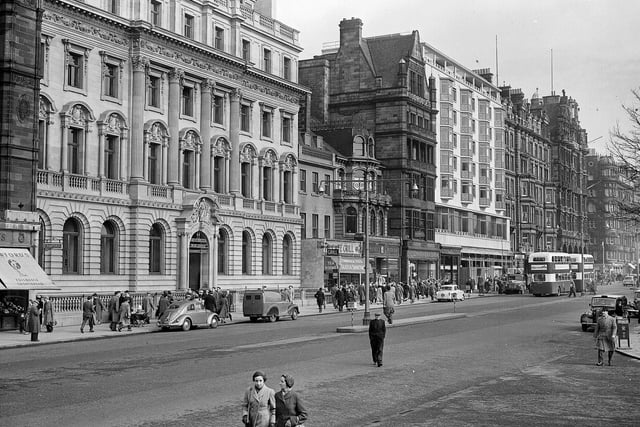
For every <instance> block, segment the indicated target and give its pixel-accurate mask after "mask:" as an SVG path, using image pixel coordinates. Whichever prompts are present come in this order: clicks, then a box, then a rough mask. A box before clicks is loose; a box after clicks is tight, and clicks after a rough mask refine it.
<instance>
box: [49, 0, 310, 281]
mask: <svg viewBox="0 0 640 427" xmlns="http://www.w3.org/2000/svg"><path fill="white" fill-rule="evenodd" d="M128 4H130V3H129V2H112V1H109V2H105V1H102V0H86V1H75V0H45V1H44V4H43V8H44V14H43V23H42V40H41V45H42V48H43V51H44V52H43V53H44V54H43V55H42V67H43V68H42V70H43V73H42V79H41V82H40V83H41V94H40V106H39V111H40V127H39V136H40V157H39V163H38V172H37V192H38V194H37V196H38V202H37V205H38V214H39V216H40V226H41V228H40V236H39V239H40V240H39V262H40V264H41V265H42V266H43V267H44V269H45V270H46V271H47V272H48V273H49V274H50V275H51V277H52V278H53V279H54V280H55V282H56V283H57V284H58V285H59V286H60V287H62V288H63V290H65V291H74V290H81V291H82V292H91V291H94V290H96V291H101V290H102V291H106V290H112V289H114V288H116V289H132V290H144V289H154V290H162V289H186V288H194V289H197V288H206V287H211V286H222V287H229V288H233V287H245V286H252V285H255V286H262V285H266V286H272V285H273V286H275V285H276V284H277V285H280V286H282V285H284V286H287V285H294V286H298V285H299V276H300V274H299V272H300V265H299V252H300V224H301V221H300V213H299V207H298V181H299V179H298V133H297V131H296V130H297V128H298V126H297V120H298V118H297V117H298V109H299V98H300V97H304V96H306V95H307V93H308V91H307V90H305V89H304V88H303V87H302V86H300V85H298V83H297V81H298V76H297V69H298V67H297V57H298V54H299V52H300V51H301V47H300V45H299V40H298V31H296V30H294V29H292V28H290V27H288V26H286V25H284V24H283V23H280V22H278V21H277V20H274V19H273V17H272V16H271V11H270V7H271V2H270V1H267V0H265V1H263V0H245V1H240V0H214V1H207V2H205V1H198V0H183V1H179V2H174V1H169V0H150V1H139V2H135V4H136V7H126V5H128Z"/></svg>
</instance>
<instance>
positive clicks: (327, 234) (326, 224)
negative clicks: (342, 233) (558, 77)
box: [324, 215, 331, 239]
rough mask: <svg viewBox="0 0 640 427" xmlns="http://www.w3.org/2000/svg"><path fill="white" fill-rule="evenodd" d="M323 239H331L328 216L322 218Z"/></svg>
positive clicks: (329, 218)
mask: <svg viewBox="0 0 640 427" xmlns="http://www.w3.org/2000/svg"><path fill="white" fill-rule="evenodd" d="M324 238H325V239H330V238H331V216H329V215H325V216H324Z"/></svg>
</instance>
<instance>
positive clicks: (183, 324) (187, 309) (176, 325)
mask: <svg viewBox="0 0 640 427" xmlns="http://www.w3.org/2000/svg"><path fill="white" fill-rule="evenodd" d="M219 324H220V318H219V317H218V315H217V314H216V313H213V312H211V311H209V310H207V309H206V308H204V303H203V302H202V301H200V300H182V301H176V302H174V303H172V304H171V305H170V306H169V308H168V309H167V311H165V312H164V313H163V314H162V316H161V317H160V319H158V326H159V327H160V328H162V329H163V330H165V331H166V330H169V329H182V330H183V331H188V330H189V329H191V328H193V327H198V326H202V327H209V328H217V327H218V325H219Z"/></svg>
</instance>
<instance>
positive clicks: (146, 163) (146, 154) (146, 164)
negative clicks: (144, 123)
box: [142, 132, 162, 182]
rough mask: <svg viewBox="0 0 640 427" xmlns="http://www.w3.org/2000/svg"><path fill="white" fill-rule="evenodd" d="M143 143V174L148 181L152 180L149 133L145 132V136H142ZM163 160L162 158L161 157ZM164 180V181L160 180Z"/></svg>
mask: <svg viewBox="0 0 640 427" xmlns="http://www.w3.org/2000/svg"><path fill="white" fill-rule="evenodd" d="M142 144H143V149H142V175H143V176H144V177H145V178H146V179H147V181H150V179H149V161H148V159H149V134H148V133H146V132H145V133H144V135H143V138H142ZM161 161H162V159H161ZM160 182H162V181H160Z"/></svg>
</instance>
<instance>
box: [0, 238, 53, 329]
mask: <svg viewBox="0 0 640 427" xmlns="http://www.w3.org/2000/svg"><path fill="white" fill-rule="evenodd" d="M58 289H59V288H57V287H56V286H55V285H54V284H53V282H51V279H49V277H48V276H47V274H46V273H45V272H44V271H43V270H42V268H40V266H39V265H38V263H37V262H36V260H35V259H34V258H33V256H32V255H31V253H30V252H29V250H28V249H26V248H0V330H9V329H17V328H18V322H19V318H20V315H21V314H24V313H26V311H27V307H28V303H29V299H33V298H35V295H36V293H45V292H47V291H55V290H58Z"/></svg>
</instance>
